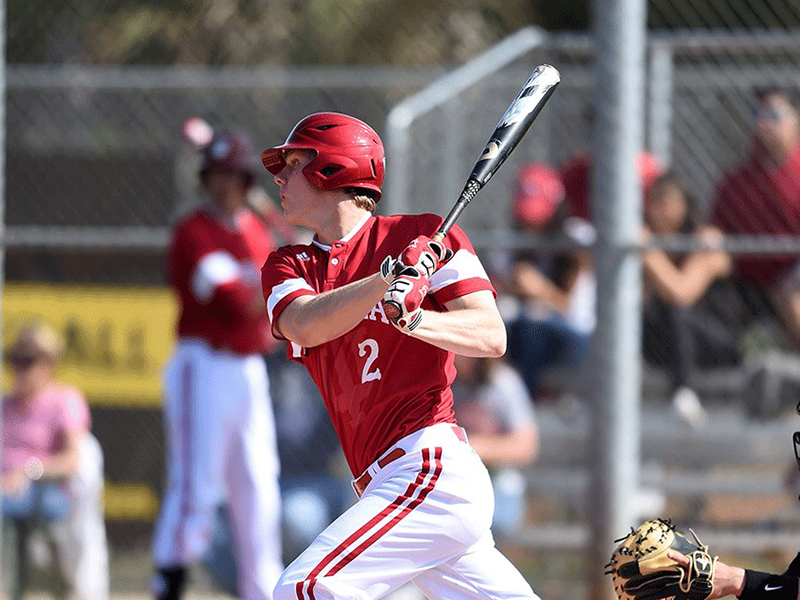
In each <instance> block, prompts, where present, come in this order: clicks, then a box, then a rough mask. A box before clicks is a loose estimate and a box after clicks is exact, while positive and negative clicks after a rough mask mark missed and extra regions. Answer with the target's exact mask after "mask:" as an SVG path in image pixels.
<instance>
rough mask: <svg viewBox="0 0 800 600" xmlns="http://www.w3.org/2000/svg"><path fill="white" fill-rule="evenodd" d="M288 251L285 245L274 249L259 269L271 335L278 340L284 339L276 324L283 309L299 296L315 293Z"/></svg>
mask: <svg viewBox="0 0 800 600" xmlns="http://www.w3.org/2000/svg"><path fill="white" fill-rule="evenodd" d="M290 252H291V249H287V248H285V247H284V248H281V249H279V250H276V251H275V252H273V253H272V254H270V255H269V257H268V258H267V262H265V263H264V266H263V267H262V269H261V288H262V290H263V292H264V302H265V303H266V305H267V314H268V315H269V322H270V327H271V328H272V335H273V336H274V337H275V338H276V339H279V340H285V339H286V337H285V336H284V335H282V334H281V332H280V330H279V329H278V328H277V326H276V323H277V321H278V318H279V317H280V315H281V313H282V312H283V309H285V308H286V307H287V306H288V305H289V303H290V302H292V300H294V299H296V298H299V297H300V296H315V295H316V293H317V292H316V291H315V290H314V288H313V287H311V284H310V283H309V282H308V281H307V280H306V278H305V275H304V273H303V272H302V270H301V269H299V268H298V266H297V264H296V261H295V259H294V256H293V255H292V254H291V253H290Z"/></svg>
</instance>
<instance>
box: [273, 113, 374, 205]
mask: <svg viewBox="0 0 800 600" xmlns="http://www.w3.org/2000/svg"><path fill="white" fill-rule="evenodd" d="M286 150H313V151H314V152H316V153H317V155H316V156H315V157H314V159H313V160H312V161H311V162H309V163H308V164H307V165H306V166H305V168H304V169H303V174H304V175H305V176H306V179H308V180H309V181H310V182H311V183H313V184H314V185H316V186H318V187H321V188H322V189H324V190H335V189H339V188H344V187H354V188H361V189H365V190H369V191H371V192H373V194H371V195H373V196H374V197H375V200H376V201H377V200H380V198H381V185H382V184H383V172H384V155H383V143H381V138H380V137H378V134H377V133H375V130H373V129H372V127H370V126H369V125H367V124H366V123H364V122H363V121H359V120H358V119H356V118H354V117H350V116H348V115H343V114H339V113H315V114H313V115H309V116H307V117H306V118H305V119H303V120H302V121H300V122H299V123H298V124H297V125H295V126H294V129H292V131H291V133H290V134H289V137H287V138H286V142H285V143H284V144H283V145H281V146H275V147H274V148H267V149H266V150H264V152H262V153H261V162H263V163H264V167H265V168H266V169H267V171H269V172H270V173H272V174H273V175H277V174H278V173H280V171H281V170H282V169H283V167H284V166H286V161H285V160H284V158H283V154H284V152H285V151H286Z"/></svg>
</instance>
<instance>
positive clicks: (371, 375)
mask: <svg viewBox="0 0 800 600" xmlns="http://www.w3.org/2000/svg"><path fill="white" fill-rule="evenodd" d="M367 350H369V356H367V361H366V362H365V363H364V369H363V370H362V371H361V383H367V382H368V381H375V380H376V379H380V378H381V370H380V369H378V368H377V367H376V368H375V370H374V371H370V367H372V363H374V362H375V359H376V358H378V342H376V341H375V340H373V339H372V338H367V339H366V340H364V341H363V342H361V343H360V344H359V345H358V355H359V356H361V357H363V356H364V355H365V354H367Z"/></svg>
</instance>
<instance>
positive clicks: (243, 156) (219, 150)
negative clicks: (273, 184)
mask: <svg viewBox="0 0 800 600" xmlns="http://www.w3.org/2000/svg"><path fill="white" fill-rule="evenodd" d="M254 155H255V152H254V151H253V146H252V144H251V143H250V140H249V139H248V138H247V136H246V135H244V134H243V133H240V132H227V131H225V132H221V133H218V134H216V135H214V137H213V139H212V140H211V142H210V143H209V144H208V145H207V146H205V147H204V148H203V162H202V164H201V166H200V177H201V178H204V177H205V176H206V175H207V174H208V173H209V171H230V172H234V173H241V174H242V175H244V176H245V178H246V180H247V187H250V186H251V185H253V183H254V182H255V179H256V163H255V156H254Z"/></svg>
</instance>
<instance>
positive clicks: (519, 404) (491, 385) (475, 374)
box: [453, 355, 539, 535]
mask: <svg viewBox="0 0 800 600" xmlns="http://www.w3.org/2000/svg"><path fill="white" fill-rule="evenodd" d="M455 366H456V370H457V371H458V376H457V377H456V380H455V382H454V383H453V404H454V409H455V413H456V419H457V420H458V423H459V424H460V425H461V426H462V427H464V429H466V431H467V436H468V437H469V443H470V445H471V446H472V447H473V448H474V449H475V452H477V453H478V456H480V457H481V460H483V462H484V463H485V464H486V467H487V468H488V469H489V472H490V474H491V478H492V486H493V488H494V495H495V507H494V520H493V522H492V530H493V531H494V532H495V533H498V534H501V535H502V534H509V533H511V532H513V531H516V530H518V529H519V527H520V526H521V525H522V524H523V521H524V519H525V490H526V485H525V477H524V475H523V473H522V472H521V469H522V468H523V467H525V466H527V465H529V464H531V463H532V462H533V461H534V460H535V459H536V457H537V455H538V453H539V431H538V428H537V426H536V420H535V416H534V410H533V403H532V401H531V398H530V396H529V395H528V393H527V391H526V389H525V384H524V383H523V381H522V379H521V378H520V376H519V374H518V373H517V372H516V370H514V369H513V368H512V367H511V366H510V365H508V364H506V363H505V362H504V361H503V360H502V359H490V358H473V357H467V356H459V355H456V357H455Z"/></svg>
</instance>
